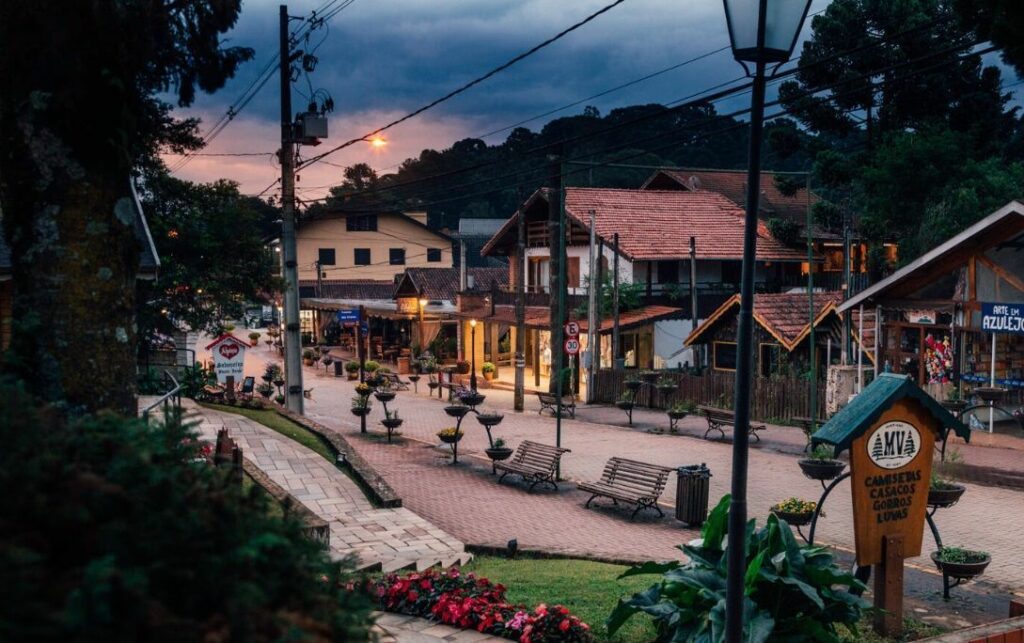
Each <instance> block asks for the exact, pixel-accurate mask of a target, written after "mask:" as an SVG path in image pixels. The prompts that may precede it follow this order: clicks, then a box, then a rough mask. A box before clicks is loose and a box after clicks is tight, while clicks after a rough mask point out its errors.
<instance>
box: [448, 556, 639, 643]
mask: <svg viewBox="0 0 1024 643" xmlns="http://www.w3.org/2000/svg"><path fill="white" fill-rule="evenodd" d="M626 569H627V568H626V567H624V566H621V565H609V564H606V563H595V562H591V561H588V560H557V559H542V558H520V559H517V560H507V559H504V558H495V557H493V556H477V557H476V558H474V559H473V562H471V563H470V564H469V565H466V566H465V567H463V570H465V571H471V572H475V573H476V574H477V575H478V576H483V577H485V578H488V579H490V580H492V581H494V582H496V583H501V584H503V585H505V586H506V587H507V588H508V592H507V595H508V600H509V602H512V603H524V604H526V605H528V606H530V607H534V606H536V605H537V604H538V603H547V604H548V605H564V606H566V607H568V608H569V609H570V610H571V611H572V613H573V614H575V615H577V616H579V617H580V618H581V619H583V621H584V622H585V623H587V624H588V625H590V627H591V628H593V632H594V635H595V637H596V638H597V640H599V641H623V642H625V641H629V642H634V641H635V642H637V643H639V642H646V641H652V640H654V636H655V632H654V627H653V626H652V625H651V624H650V619H647V618H645V617H643V616H634V617H633V618H632V619H631V620H630V621H629V622H628V623H626V625H625V626H623V627H622V629H620V630H619V632H618V633H617V634H616V635H615V638H612V639H610V638H608V631H607V630H606V629H605V627H604V621H605V619H606V618H608V615H609V614H610V613H611V611H612V610H613V609H614V608H615V605H617V604H618V601H619V597H620V596H622V597H628V596H630V595H632V594H633V593H634V592H637V591H639V590H642V589H646V588H647V587H649V586H651V585H652V584H653V583H655V582H656V581H657V580H658V577H657V576H633V577H630V578H625V579H623V580H616V579H617V577H618V576H619V574H621V573H622V572H624V571H625V570H626Z"/></svg>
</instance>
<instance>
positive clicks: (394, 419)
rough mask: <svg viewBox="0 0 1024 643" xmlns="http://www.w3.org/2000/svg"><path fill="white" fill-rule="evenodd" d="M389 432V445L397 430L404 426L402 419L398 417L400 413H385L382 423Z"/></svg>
mask: <svg viewBox="0 0 1024 643" xmlns="http://www.w3.org/2000/svg"><path fill="white" fill-rule="evenodd" d="M380 423H381V424H383V425H384V428H386V429H387V430H388V444H391V436H392V434H393V433H394V432H395V429H397V428H398V427H400V426H402V418H400V417H398V411H397V410H396V411H385V412H384V419H383V420H381V421H380Z"/></svg>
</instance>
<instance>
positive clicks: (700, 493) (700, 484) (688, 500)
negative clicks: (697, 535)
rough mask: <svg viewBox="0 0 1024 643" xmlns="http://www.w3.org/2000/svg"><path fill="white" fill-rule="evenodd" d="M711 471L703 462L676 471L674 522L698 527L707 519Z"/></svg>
mask: <svg viewBox="0 0 1024 643" xmlns="http://www.w3.org/2000/svg"><path fill="white" fill-rule="evenodd" d="M710 483H711V469H708V468H707V465H705V464H704V463H703V462H702V463H700V464H691V465H687V466H683V467H679V468H678V469H677V470H676V520H681V521H682V522H685V523H686V524H687V525H688V526H690V527H700V526H701V525H703V524H704V521H705V520H707V517H708V496H709V495H710V493H711V484H710Z"/></svg>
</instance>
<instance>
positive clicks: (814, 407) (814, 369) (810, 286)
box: [804, 172, 818, 435]
mask: <svg viewBox="0 0 1024 643" xmlns="http://www.w3.org/2000/svg"><path fill="white" fill-rule="evenodd" d="M806 191H807V223H806V224H804V227H805V228H806V229H807V305H808V307H809V308H810V335H809V337H808V338H807V341H808V342H809V344H808V345H809V346H810V349H811V390H810V394H811V395H810V399H811V412H810V413H808V414H807V415H808V416H809V417H810V418H811V435H814V432H815V431H817V430H818V345H817V343H816V342H815V339H814V316H815V315H814V312H815V311H814V236H813V234H812V224H813V222H812V220H811V173H810V172H808V173H807V187H806Z"/></svg>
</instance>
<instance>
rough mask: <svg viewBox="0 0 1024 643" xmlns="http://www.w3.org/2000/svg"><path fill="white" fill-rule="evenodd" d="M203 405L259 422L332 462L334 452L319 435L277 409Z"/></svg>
mask: <svg viewBox="0 0 1024 643" xmlns="http://www.w3.org/2000/svg"><path fill="white" fill-rule="evenodd" d="M203 406H206V407H208V408H211V409H215V410H217V411H227V412H228V413H237V414H239V415H244V416H245V417H247V418H249V419H250V420H254V421H256V422H259V423H260V424H262V425H263V426H265V427H267V428H269V429H273V430H274V431H277V432H278V433H280V434H281V435H283V436H285V437H287V438H291V439H292V440H295V441H296V442H298V443H299V444H301V445H302V446H304V447H308V448H310V449H312V450H313V451H316V452H317V453H319V454H320V455H322V456H323V457H324V459H325V460H327V461H328V462H330V463H332V464H333V463H334V460H335V458H334V452H333V451H331V448H330V447H328V446H327V444H325V443H324V441H323V440H322V439H320V436H318V435H317V434H315V433H312V432H311V431H309V430H308V429H305V428H303V427H301V426H299V425H298V424H296V423H294V422H292V421H291V420H289V419H288V418H286V417H284V416H283V415H279V414H278V413H277V411H274V410H273V409H270V410H265V411H258V410H256V409H244V408H242V407H240V406H227V405H223V404H204V405H203Z"/></svg>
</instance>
